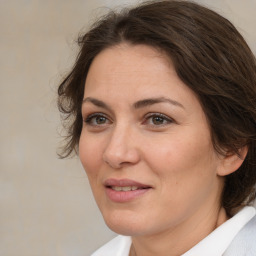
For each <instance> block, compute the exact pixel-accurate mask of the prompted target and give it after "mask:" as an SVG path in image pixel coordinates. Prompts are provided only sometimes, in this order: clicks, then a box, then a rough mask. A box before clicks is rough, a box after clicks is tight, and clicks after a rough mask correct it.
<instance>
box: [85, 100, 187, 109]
mask: <svg viewBox="0 0 256 256" xmlns="http://www.w3.org/2000/svg"><path fill="white" fill-rule="evenodd" d="M85 102H91V103H92V104H94V105H95V106H97V107H100V108H105V109H107V110H109V111H112V109H111V107H110V106H108V105H107V104H106V103H104V102H103V101H101V100H98V99H95V98H92V97H87V98H85V99H83V101H82V103H85ZM157 103H169V104H171V105H174V106H177V107H181V108H183V109H185V108H184V106H183V105H182V104H181V103H179V102H178V101H176V100H172V99H169V98H165V97H158V98H149V99H143V100H139V101H137V102H135V103H134V104H133V107H134V108H135V109H139V108H144V107H147V106H151V105H154V104H157Z"/></svg>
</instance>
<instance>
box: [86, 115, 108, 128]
mask: <svg viewBox="0 0 256 256" xmlns="http://www.w3.org/2000/svg"><path fill="white" fill-rule="evenodd" d="M84 122H85V123H86V124H88V125H90V126H102V125H105V124H109V123H110V121H109V119H108V118H107V117H106V116H104V115H102V114H92V115H89V116H88V117H87V118H86V119H85V120H84Z"/></svg>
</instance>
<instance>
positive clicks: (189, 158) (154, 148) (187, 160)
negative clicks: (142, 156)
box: [145, 133, 216, 184]
mask: <svg viewBox="0 0 256 256" xmlns="http://www.w3.org/2000/svg"><path fill="white" fill-rule="evenodd" d="M175 135H177V134H175ZM196 135H198V136H196ZM207 135H208V134H207ZM207 135H205V137H204V138H203V139H198V138H200V136H199V134H195V135H194V136H192V135H191V134H189V136H186V134H185V133H183V134H182V135H181V136H169V138H165V139H162V140H158V143H154V145H149V143H148V144H147V149H145V150H147V152H148V154H147V157H146V158H147V161H148V163H149V165H150V166H151V167H152V169H153V170H155V172H156V173H157V175H159V176H160V177H162V178H163V179H165V178H167V177H169V178H172V179H173V182H174V180H175V184H176V183H177V182H184V178H185V177H188V179H191V178H192V177H193V175H197V176H201V175H204V174H205V173H207V172H206V170H209V169H211V171H212V170H214V169H215V164H216V160H215V159H214V150H213V148H212V143H211V140H210V137H209V136H207ZM201 138H202V137H201Z"/></svg>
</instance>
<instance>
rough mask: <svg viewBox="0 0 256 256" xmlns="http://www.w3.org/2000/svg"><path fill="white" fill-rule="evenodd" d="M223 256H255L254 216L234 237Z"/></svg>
mask: <svg viewBox="0 0 256 256" xmlns="http://www.w3.org/2000/svg"><path fill="white" fill-rule="evenodd" d="M224 255H225V256H242V255H246V256H255V255H256V216H254V217H253V218H252V219H251V220H250V221H249V222H248V223H247V224H246V225H245V226H244V227H243V228H242V229H241V230H240V231H239V232H238V234H237V235H236V236H235V238H234V239H233V241H232V243H231V244H230V246H229V247H228V249H227V250H226V252H225V254H224Z"/></svg>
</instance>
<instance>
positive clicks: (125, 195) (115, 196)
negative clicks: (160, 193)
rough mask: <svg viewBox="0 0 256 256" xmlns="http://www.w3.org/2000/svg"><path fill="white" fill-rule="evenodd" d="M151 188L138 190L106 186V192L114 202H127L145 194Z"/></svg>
mask: <svg viewBox="0 0 256 256" xmlns="http://www.w3.org/2000/svg"><path fill="white" fill-rule="evenodd" d="M149 190H150V188H145V189H137V190H131V191H116V190H114V189H111V188H106V194H107V196H108V198H109V199H110V200H111V201H113V202H116V203H125V202H129V201H132V200H134V199H136V198H138V197H140V196H142V195H144V194H145V193H147V192H148V191H149Z"/></svg>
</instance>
